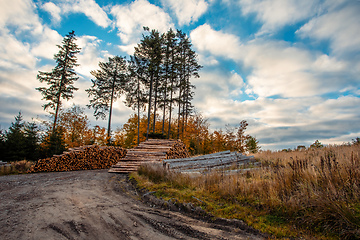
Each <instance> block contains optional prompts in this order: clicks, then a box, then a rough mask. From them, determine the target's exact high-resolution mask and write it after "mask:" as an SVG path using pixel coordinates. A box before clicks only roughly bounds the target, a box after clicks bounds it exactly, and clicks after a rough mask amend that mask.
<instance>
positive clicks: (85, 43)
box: [76, 36, 110, 78]
mask: <svg viewBox="0 0 360 240" xmlns="http://www.w3.org/2000/svg"><path fill="white" fill-rule="evenodd" d="M77 43H78V45H79V47H80V48H81V50H80V54H79V55H78V63H79V64H80V66H78V67H76V71H77V72H78V73H80V74H82V75H83V76H86V77H89V78H91V77H92V75H91V74H90V71H92V70H96V69H98V65H99V62H100V61H101V62H104V61H107V59H106V58H108V57H109V56H110V54H109V53H108V52H107V51H100V49H99V48H100V43H101V40H99V39H98V38H97V37H95V36H81V37H79V38H78V41H77Z"/></svg>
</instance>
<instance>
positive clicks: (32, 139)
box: [24, 122, 39, 160]
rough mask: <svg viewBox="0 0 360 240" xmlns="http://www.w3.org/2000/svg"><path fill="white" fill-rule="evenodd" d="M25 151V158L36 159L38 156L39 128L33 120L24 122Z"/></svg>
mask: <svg viewBox="0 0 360 240" xmlns="http://www.w3.org/2000/svg"><path fill="white" fill-rule="evenodd" d="M24 133H25V146H24V147H25V151H26V159H29V160H37V159H38V158H39V129H38V126H37V125H36V124H35V123H34V122H28V123H25V127H24Z"/></svg>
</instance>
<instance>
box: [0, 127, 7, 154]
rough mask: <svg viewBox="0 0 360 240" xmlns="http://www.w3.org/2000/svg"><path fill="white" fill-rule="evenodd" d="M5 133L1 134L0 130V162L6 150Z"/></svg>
mask: <svg viewBox="0 0 360 240" xmlns="http://www.w3.org/2000/svg"><path fill="white" fill-rule="evenodd" d="M5 142H6V141H5V133H4V132H3V130H2V129H0V161H2V160H3V159H4V157H5V150H6V146H5Z"/></svg>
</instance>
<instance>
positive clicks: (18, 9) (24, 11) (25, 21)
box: [0, 0, 40, 30]
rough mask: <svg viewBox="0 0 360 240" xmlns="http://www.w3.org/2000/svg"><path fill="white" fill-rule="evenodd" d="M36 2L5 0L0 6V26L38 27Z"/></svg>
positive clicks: (23, 28) (25, 28) (27, 28)
mask: <svg viewBox="0 0 360 240" xmlns="http://www.w3.org/2000/svg"><path fill="white" fill-rule="evenodd" d="M34 10H35V4H34V3H33V2H32V1H28V0H11V1H6V0H3V1H2V2H1V8H0V28H1V29H2V28H4V27H5V26H6V25H11V26H16V27H17V28H19V29H20V30H29V29H32V30H34V29H36V28H37V27H38V26H39V25H40V22H39V18H38V16H37V15H35V14H34Z"/></svg>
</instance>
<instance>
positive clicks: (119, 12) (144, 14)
mask: <svg viewBox="0 0 360 240" xmlns="http://www.w3.org/2000/svg"><path fill="white" fill-rule="evenodd" d="M111 14H112V15H113V16H115V19H116V27H117V28H118V31H119V33H118V34H119V36H120V38H121V41H122V42H123V43H125V44H134V43H137V42H139V39H140V38H141V33H142V32H143V27H149V28H150V29H157V30H159V32H166V31H167V30H168V29H169V28H171V27H172V28H174V25H173V24H172V23H171V18H170V16H169V15H168V14H167V13H165V12H164V11H163V10H162V9H161V8H159V7H157V6H155V5H153V4H151V3H149V2H148V1H146V0H135V1H134V2H132V3H130V4H128V5H116V6H114V7H113V8H112V9H111Z"/></svg>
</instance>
